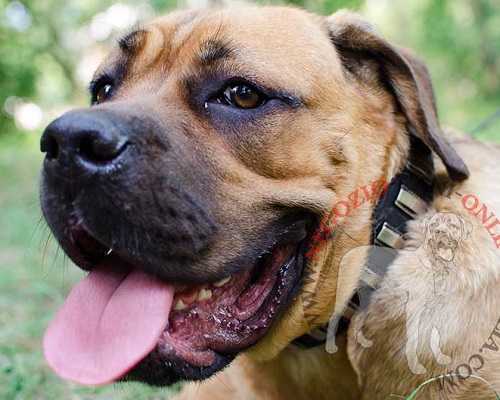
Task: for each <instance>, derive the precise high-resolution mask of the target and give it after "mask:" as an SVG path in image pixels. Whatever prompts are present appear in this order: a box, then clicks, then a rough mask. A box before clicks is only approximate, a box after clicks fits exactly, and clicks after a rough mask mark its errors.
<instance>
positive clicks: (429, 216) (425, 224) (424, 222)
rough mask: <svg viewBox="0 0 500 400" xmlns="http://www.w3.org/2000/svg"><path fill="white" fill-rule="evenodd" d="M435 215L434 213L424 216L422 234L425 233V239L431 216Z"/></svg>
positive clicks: (421, 222) (421, 223)
mask: <svg viewBox="0 0 500 400" xmlns="http://www.w3.org/2000/svg"><path fill="white" fill-rule="evenodd" d="M433 216H434V215H428V216H427V217H425V218H422V220H421V221H420V229H422V234H423V235H424V239H425V237H426V236H427V230H428V226H429V221H430V220H431V218H432V217H433Z"/></svg>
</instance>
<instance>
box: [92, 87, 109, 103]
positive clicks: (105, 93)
mask: <svg viewBox="0 0 500 400" xmlns="http://www.w3.org/2000/svg"><path fill="white" fill-rule="evenodd" d="M112 92H113V85H109V84H108V85H104V86H103V87H101V88H100V89H99V90H98V92H97V94H96V96H95V102H94V104H101V103H104V102H105V101H108V100H109V99H110V97H111V95H112Z"/></svg>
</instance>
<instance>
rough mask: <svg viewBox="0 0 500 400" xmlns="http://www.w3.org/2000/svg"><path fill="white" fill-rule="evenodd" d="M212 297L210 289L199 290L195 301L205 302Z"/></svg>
mask: <svg viewBox="0 0 500 400" xmlns="http://www.w3.org/2000/svg"><path fill="white" fill-rule="evenodd" d="M211 297H212V291H211V290H210V289H200V291H199V292H198V296H196V301H202V300H207V299H210V298H211Z"/></svg>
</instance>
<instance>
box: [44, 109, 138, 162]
mask: <svg viewBox="0 0 500 400" xmlns="http://www.w3.org/2000/svg"><path fill="white" fill-rule="evenodd" d="M128 144H129V139H128V135H127V129H126V121H124V120H123V119H122V118H120V117H118V116H116V115H115V114H112V113H109V112H96V111H93V110H80V111H72V112H69V113H67V114H65V115H63V116H62V117H60V118H58V119H56V120H55V121H53V122H52V123H51V124H50V125H49V126H48V127H47V128H46V129H45V132H44V133H43V136H42V139H41V143H40V149H41V150H42V152H44V153H46V159H47V160H48V161H55V162H57V163H60V164H62V165H65V166H74V165H78V166H79V167H82V168H86V169H92V170H99V169H101V168H106V167H108V166H109V165H110V164H113V163H115V162H117V160H118V159H119V158H120V155H121V154H122V153H123V152H124V151H125V149H126V148H127V146H128Z"/></svg>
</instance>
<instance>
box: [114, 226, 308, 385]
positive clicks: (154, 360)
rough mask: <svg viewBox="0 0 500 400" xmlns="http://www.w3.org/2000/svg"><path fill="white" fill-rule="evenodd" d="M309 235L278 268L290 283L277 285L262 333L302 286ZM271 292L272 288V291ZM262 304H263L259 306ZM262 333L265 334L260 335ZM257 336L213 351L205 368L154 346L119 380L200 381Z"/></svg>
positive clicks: (224, 365)
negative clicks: (290, 260)
mask: <svg viewBox="0 0 500 400" xmlns="http://www.w3.org/2000/svg"><path fill="white" fill-rule="evenodd" d="M311 235H312V232H310V231H309V230H308V235H307V237H306V238H305V239H303V240H302V241H301V242H300V243H299V245H298V247H297V250H296V252H295V256H294V260H293V265H287V266H283V267H282V268H281V269H280V273H283V272H282V271H283V270H284V269H285V270H286V272H287V273H290V274H293V277H291V278H290V277H289V281H290V282H291V285H290V287H287V288H281V289H280V290H283V289H287V290H286V293H283V292H280V293H278V294H279V296H280V301H279V307H278V309H277V310H276V314H275V315H274V317H273V319H272V321H271V322H270V323H269V325H268V326H266V327H265V328H264V330H265V333H266V332H267V331H268V330H269V328H270V326H271V325H272V324H273V323H275V322H276V320H277V319H278V318H279V316H280V315H281V314H282V312H283V311H284V310H285V309H287V308H288V306H289V305H290V304H291V303H292V301H293V300H294V299H295V297H296V296H297V295H298V293H299V291H300V287H301V286H302V282H303V278H304V274H305V269H306V268H305V259H304V254H305V252H306V250H307V246H308V241H309V239H310V237H311ZM273 292H274V291H273ZM275 294H276V293H271V294H270V295H269V296H268V297H267V299H266V301H265V302H264V303H266V302H267V301H269V299H270V298H272V297H273V296H274V295H275ZM264 306H265V305H264V304H263V306H262V307H264ZM263 336H265V334H264V335H263ZM259 340H260V339H258V340H256V341H255V342H254V343H252V344H250V345H249V346H246V347H244V348H241V349H240V350H239V351H233V352H223V351H213V353H214V355H215V361H214V362H213V363H212V364H211V365H209V366H207V367H198V366H195V365H192V364H189V363H187V362H183V361H181V360H175V361H173V360H172V359H169V358H168V357H166V356H165V355H164V354H163V353H162V352H161V351H160V349H159V348H158V346H157V347H156V348H155V349H154V350H153V351H152V352H151V353H150V354H148V355H147V356H146V357H145V358H144V359H143V360H141V362H140V363H139V364H138V365H136V366H135V367H134V368H133V369H132V370H131V371H130V372H129V373H127V374H126V375H125V376H124V377H123V378H122V379H121V380H123V381H140V382H144V383H147V384H149V385H153V386H160V387H161V386H170V385H173V384H175V383H178V382H181V381H187V380H189V381H198V380H204V379H207V378H209V377H211V376H212V375H213V374H215V373H217V372H220V371H221V370H223V369H224V368H226V367H227V366H228V365H229V364H230V363H231V362H232V361H233V360H234V358H235V357H236V356H237V355H238V354H239V353H241V352H242V351H245V350H247V349H249V348H250V347H252V346H253V345H255V344H256V343H258V341H259Z"/></svg>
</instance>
